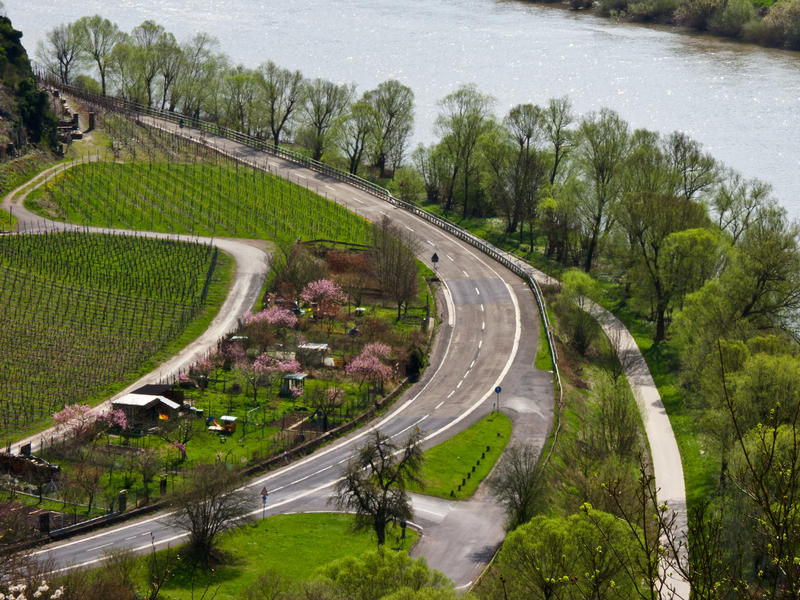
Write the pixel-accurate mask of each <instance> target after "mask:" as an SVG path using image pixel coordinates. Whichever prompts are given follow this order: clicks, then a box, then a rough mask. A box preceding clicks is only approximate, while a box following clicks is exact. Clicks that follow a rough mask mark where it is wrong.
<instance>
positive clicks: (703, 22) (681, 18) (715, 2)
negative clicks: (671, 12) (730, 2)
mask: <svg viewBox="0 0 800 600" xmlns="http://www.w3.org/2000/svg"><path fill="white" fill-rule="evenodd" d="M724 6H725V4H724V0H679V4H678V8H677V9H676V10H675V20H676V21H677V22H678V23H680V24H681V25H686V26H687V27H693V28H695V29H699V30H700V31H705V30H706V29H708V28H709V23H710V22H711V20H712V18H713V17H714V15H715V14H717V13H719V12H721V11H722V10H723V8H724Z"/></svg>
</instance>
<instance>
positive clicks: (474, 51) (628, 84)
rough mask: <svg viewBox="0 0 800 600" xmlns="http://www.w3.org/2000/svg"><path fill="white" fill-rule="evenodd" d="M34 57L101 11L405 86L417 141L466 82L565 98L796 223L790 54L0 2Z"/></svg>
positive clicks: (415, 14)
mask: <svg viewBox="0 0 800 600" xmlns="http://www.w3.org/2000/svg"><path fill="white" fill-rule="evenodd" d="M5 5H6V12H7V14H8V15H9V17H10V18H11V20H12V22H13V23H14V26H15V27H16V28H17V29H21V30H22V31H23V34H24V37H23V43H24V44H25V45H26V47H27V49H28V52H29V54H31V55H32V56H33V55H34V51H33V49H34V48H35V45H36V41H38V40H40V39H41V38H42V37H43V36H44V32H45V31H47V30H48V29H51V28H52V27H53V26H55V25H57V24H59V23H62V22H68V21H72V20H74V19H76V18H78V17H79V16H82V15H86V14H94V13H99V14H102V15H103V16H105V17H107V18H109V19H111V20H112V21H115V22H116V23H118V24H119V25H120V27H121V28H122V29H124V30H126V31H130V29H131V28H132V27H134V26H135V25H137V24H139V23H141V22H142V21H143V20H145V19H153V20H155V21H157V22H158V23H160V24H162V25H164V26H165V27H166V28H167V29H168V30H170V31H172V32H173V33H174V34H175V35H176V37H177V38H178V39H179V40H184V39H187V38H188V37H190V36H191V35H192V34H194V33H195V32H198V31H207V32H209V33H212V34H214V35H216V36H217V37H218V38H219V40H220V42H221V46H222V49H223V50H224V51H225V52H226V53H227V54H228V55H229V56H231V58H232V59H233V60H234V61H235V62H240V63H243V64H245V65H247V66H255V65H257V64H258V63H260V62H262V61H265V60H267V59H272V60H274V61H275V62H276V63H278V64H280V65H282V66H285V67H290V68H292V69H295V68H296V69H300V70H301V71H302V72H303V74H304V75H305V76H307V77H325V78H328V79H333V80H336V81H342V82H353V83H356V84H357V85H358V88H359V90H362V91H363V90H365V89H368V88H370V87H373V86H375V85H376V84H377V83H379V82H381V81H383V80H385V79H388V78H396V79H399V80H400V81H402V82H403V83H405V84H406V85H408V86H410V87H411V88H412V89H413V90H414V92H415V94H416V105H417V120H416V128H415V138H414V142H415V143H416V142H426V143H427V142H430V141H433V140H434V139H435V135H434V131H433V123H434V120H435V118H436V114H437V102H438V100H440V99H441V98H442V97H443V96H445V95H446V94H448V93H449V92H451V91H453V90H454V89H455V88H456V87H458V86H459V85H461V84H462V83H466V82H474V83H476V84H477V85H478V86H479V88H480V89H481V90H482V91H483V92H486V93H490V94H492V95H493V96H494V97H495V98H496V100H497V103H496V106H495V109H496V110H495V112H496V113H497V114H498V115H502V114H504V113H505V112H506V111H507V110H508V108H509V107H511V106H513V105H514V104H517V103H521V102H534V103H543V102H546V100H547V99H548V98H550V97H553V96H561V95H565V94H566V95H569V96H570V98H571V99H572V101H573V104H574V106H575V109H576V110H577V111H578V112H581V113H583V112H587V111H591V110H597V109H599V108H600V107H603V106H607V107H610V108H613V109H614V110H616V111H618V112H619V113H620V114H621V115H622V117H623V118H625V119H627V120H628V121H629V122H630V123H631V124H632V125H633V126H634V127H646V128H649V129H656V130H659V131H662V132H669V131H672V130H676V129H678V130H682V131H686V132H687V133H688V134H689V135H691V136H692V137H694V138H695V139H697V140H698V141H700V142H702V143H703V144H704V147H705V148H706V149H707V150H708V151H709V152H711V153H712V154H713V155H714V156H715V157H717V158H718V159H720V160H722V161H723V162H725V163H726V164H727V165H728V166H730V167H733V168H735V169H737V170H739V171H741V172H742V173H743V174H745V175H746V176H748V177H759V178H761V179H763V180H765V181H768V182H770V183H771V184H772V185H773V186H774V191H775V196H776V197H777V198H778V199H779V200H780V202H781V203H782V204H783V205H784V206H785V207H786V208H787V210H788V211H789V213H790V215H792V216H793V217H795V218H800V53H790V52H783V51H779V50H769V49H762V48H757V47H754V46H749V45H744V44H737V43H734V42H730V41H724V40H715V39H711V38H708V37H703V36H699V35H692V34H687V33H680V32H675V31H672V30H669V29H665V28H653V27H644V26H637V25H629V24H621V23H614V22H613V21H610V20H606V19H599V18H595V17H593V16H590V15H576V14H574V13H571V12H569V11H566V10H563V9H561V8H556V7H551V6H540V5H533V4H527V3H524V2H519V1H516V0H505V1H504V0H405V1H404V2H396V1H393V0H336V1H331V0H283V1H277V0H272V1H267V2H265V1H261V2H259V1H256V0H149V1H143V0H119V1H118V2H116V3H108V2H106V1H105V0H78V1H77V2H73V3H66V2H53V0H5Z"/></svg>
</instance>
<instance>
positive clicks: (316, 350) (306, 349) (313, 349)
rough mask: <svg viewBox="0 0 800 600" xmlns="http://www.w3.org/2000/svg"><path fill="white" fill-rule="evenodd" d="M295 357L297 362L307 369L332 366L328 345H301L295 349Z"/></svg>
mask: <svg viewBox="0 0 800 600" xmlns="http://www.w3.org/2000/svg"><path fill="white" fill-rule="evenodd" d="M296 356H297V360H299V361H300V362H301V363H302V364H304V365H308V366H309V367H321V366H322V365H325V366H329V367H332V366H333V359H331V357H330V350H329V349H328V344H311V343H307V344H301V345H300V346H298V347H297V352H296ZM329 363H330V364H329Z"/></svg>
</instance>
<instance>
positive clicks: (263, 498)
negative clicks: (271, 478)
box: [261, 486, 269, 519]
mask: <svg viewBox="0 0 800 600" xmlns="http://www.w3.org/2000/svg"><path fill="white" fill-rule="evenodd" d="M268 497H269V492H268V491H267V486H264V487H263V488H261V518H262V519H263V518H264V517H265V516H266V512H267V498H268Z"/></svg>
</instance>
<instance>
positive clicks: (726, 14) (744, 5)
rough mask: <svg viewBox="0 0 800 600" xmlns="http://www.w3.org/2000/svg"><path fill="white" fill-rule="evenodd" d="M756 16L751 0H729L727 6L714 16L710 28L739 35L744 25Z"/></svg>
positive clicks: (727, 33)
mask: <svg viewBox="0 0 800 600" xmlns="http://www.w3.org/2000/svg"><path fill="white" fill-rule="evenodd" d="M755 16H756V14H755V10H754V9H753V4H752V2H751V0H728V2H727V3H726V5H725V8H724V9H723V10H722V11H718V12H716V13H714V16H712V18H711V21H710V23H709V30H710V31H711V32H713V33H717V34H720V35H726V36H730V37H739V36H740V35H742V30H743V28H744V26H745V25H746V24H747V23H748V22H750V21H752V20H753V19H755Z"/></svg>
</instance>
